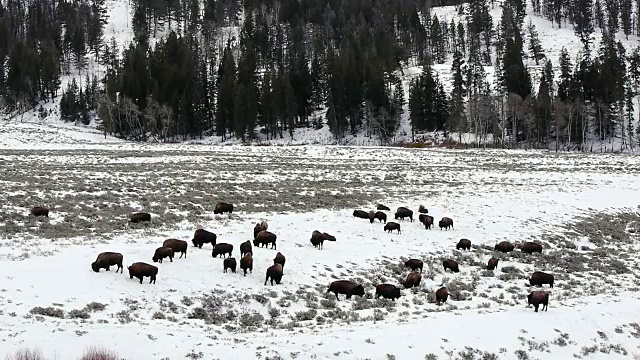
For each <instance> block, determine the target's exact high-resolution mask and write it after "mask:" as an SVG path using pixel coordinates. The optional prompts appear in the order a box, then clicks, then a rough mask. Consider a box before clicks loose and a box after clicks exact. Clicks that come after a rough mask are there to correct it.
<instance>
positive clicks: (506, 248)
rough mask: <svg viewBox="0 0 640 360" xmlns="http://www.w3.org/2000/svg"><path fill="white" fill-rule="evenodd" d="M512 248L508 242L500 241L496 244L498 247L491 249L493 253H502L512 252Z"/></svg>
mask: <svg viewBox="0 0 640 360" xmlns="http://www.w3.org/2000/svg"><path fill="white" fill-rule="evenodd" d="M514 248H515V247H514V246H513V244H512V243H510V242H508V241H501V242H500V243H498V245H496V246H494V247H493V249H494V250H495V251H499V252H502V253H508V252H510V251H513V249H514Z"/></svg>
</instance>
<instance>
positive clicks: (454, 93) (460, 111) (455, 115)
mask: <svg viewBox="0 0 640 360" xmlns="http://www.w3.org/2000/svg"><path fill="white" fill-rule="evenodd" d="M451 72H452V73H453V88H452V89H451V101H450V103H449V119H448V120H447V129H448V130H449V131H456V132H458V133H463V132H465V131H466V125H467V124H466V117H465V113H464V108H465V95H466V87H465V82H464V74H465V72H466V68H465V62H464V58H463V55H462V53H461V52H459V51H456V52H455V53H454V54H453V62H452V64H451Z"/></svg>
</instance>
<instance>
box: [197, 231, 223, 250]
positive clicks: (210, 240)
mask: <svg viewBox="0 0 640 360" xmlns="http://www.w3.org/2000/svg"><path fill="white" fill-rule="evenodd" d="M217 238H218V236H217V235H216V234H214V233H212V232H210V231H207V230H205V229H196V231H195V232H194V233H193V239H192V240H191V242H192V243H193V246H197V247H198V248H199V249H202V245H204V244H211V245H213V246H216V239H217Z"/></svg>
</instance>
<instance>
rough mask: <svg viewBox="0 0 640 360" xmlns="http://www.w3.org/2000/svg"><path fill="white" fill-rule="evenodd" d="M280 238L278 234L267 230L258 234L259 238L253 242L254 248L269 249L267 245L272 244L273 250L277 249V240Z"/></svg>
mask: <svg viewBox="0 0 640 360" xmlns="http://www.w3.org/2000/svg"><path fill="white" fill-rule="evenodd" d="M277 239H278V236H276V234H274V233H272V232H269V231H267V230H262V231H260V232H259V233H258V236H257V237H256V238H255V239H254V240H253V246H258V247H263V246H264V247H267V245H269V244H271V248H272V249H275V248H276V240H277Z"/></svg>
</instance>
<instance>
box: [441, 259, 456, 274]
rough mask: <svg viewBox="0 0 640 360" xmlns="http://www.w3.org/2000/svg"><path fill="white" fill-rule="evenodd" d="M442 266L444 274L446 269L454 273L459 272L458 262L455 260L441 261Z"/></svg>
mask: <svg viewBox="0 0 640 360" xmlns="http://www.w3.org/2000/svg"><path fill="white" fill-rule="evenodd" d="M442 266H443V267H444V271H445V272H446V271H447V269H449V270H451V271H453V272H454V273H457V272H460V269H459V268H458V262H457V261H455V260H451V259H449V260H443V261H442Z"/></svg>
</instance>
